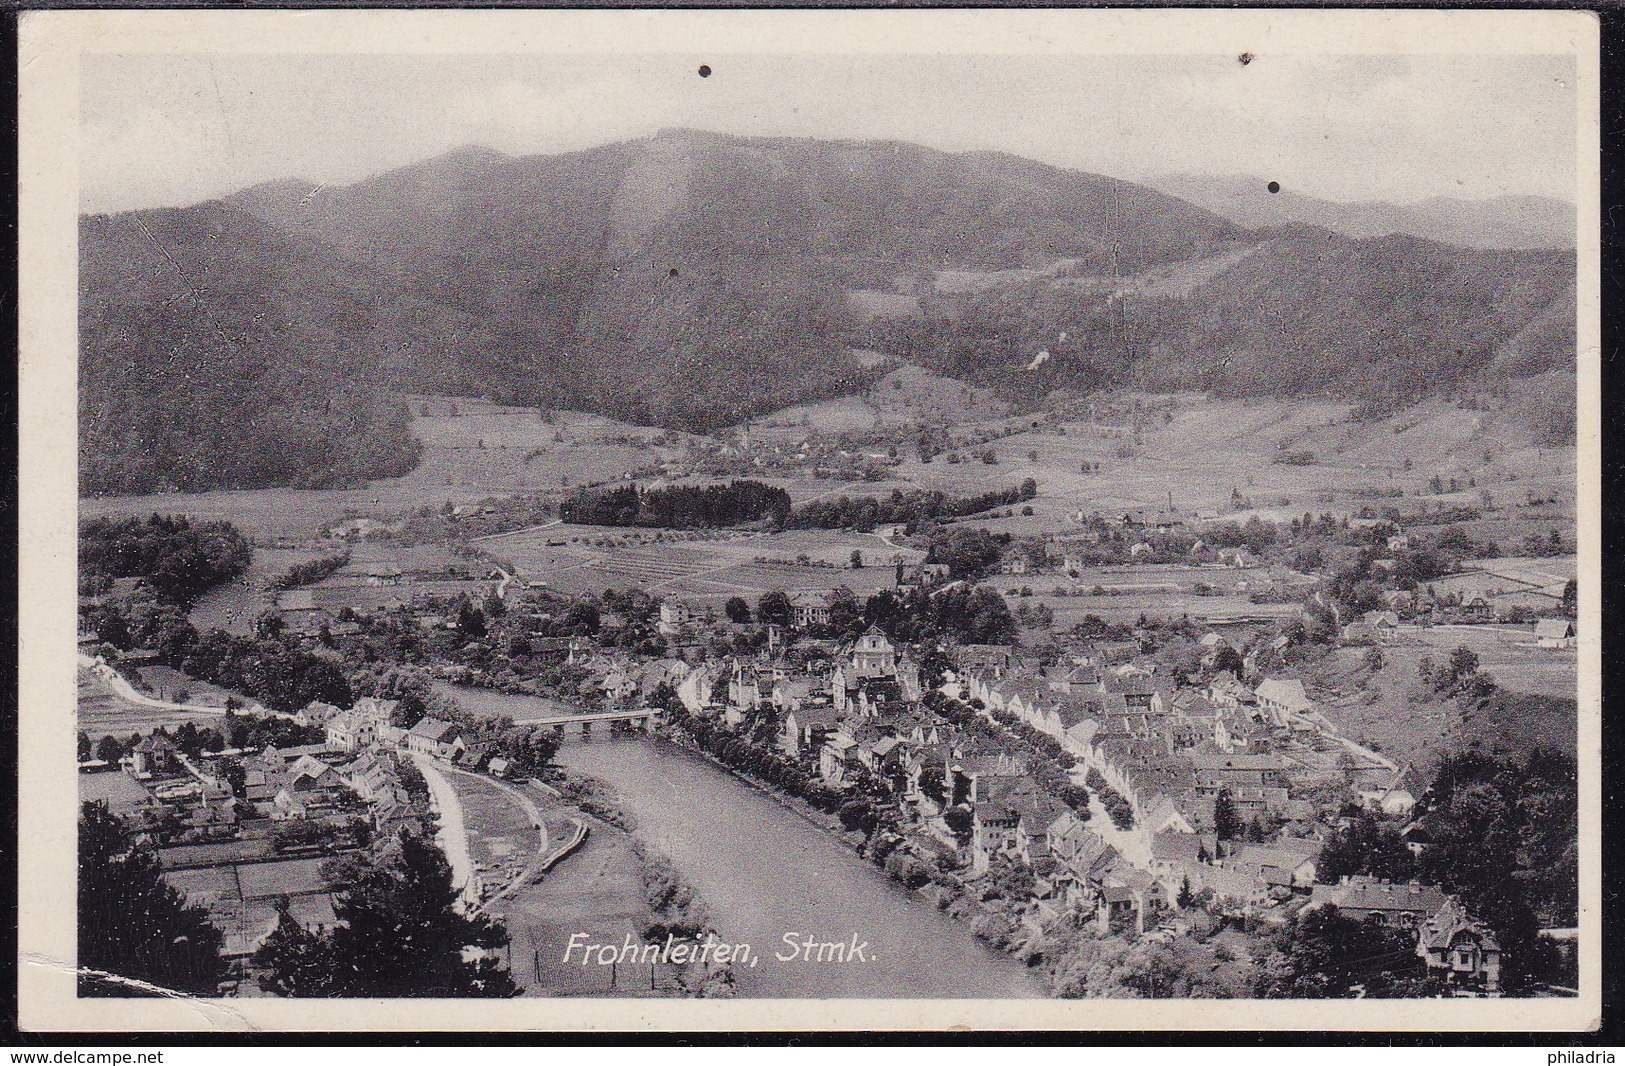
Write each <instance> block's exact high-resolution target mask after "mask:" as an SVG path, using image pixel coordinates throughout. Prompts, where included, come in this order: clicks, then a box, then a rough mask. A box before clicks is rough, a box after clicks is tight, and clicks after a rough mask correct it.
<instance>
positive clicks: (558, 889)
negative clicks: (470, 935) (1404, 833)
mask: <svg viewBox="0 0 1625 1066" xmlns="http://www.w3.org/2000/svg"><path fill="white" fill-rule="evenodd" d="M529 794H530V796H531V798H532V799H534V800H535V801H536V803H537V805H538V806H540V807H541V808H542V809H543V814H544V817H545V818H546V820H547V824H548V836H549V838H550V839H554V838H557V839H563V828H564V818H565V816H566V815H576V816H579V815H577V812H576V811H575V810H574V809H573V808H569V807H565V806H563V805H561V804H559V803H558V801H556V800H552V799H550V798H549V797H547V796H545V795H543V794H542V793H541V792H539V791H537V790H535V789H531V790H530V791H529ZM580 817H584V816H580ZM584 820H585V821H587V823H588V825H589V828H590V832H591V835H590V836H588V837H587V842H586V843H585V844H584V845H582V847H581V849H580V850H579V851H577V852H576V853H575V854H573V855H571V856H570V857H569V858H568V859H566V860H564V862H562V863H560V864H559V865H558V866H557V867H555V868H554V869H552V870H551V871H549V872H548V873H547V874H546V875H545V876H543V877H542V879H541V880H540V881H536V882H532V883H530V884H527V885H525V886H523V887H522V888H520V889H519V890H518V891H517V892H515V893H514V894H513V895H512V896H509V897H508V898H506V899H504V900H502V901H501V902H500V903H499V904H497V905H496V907H495V908H494V909H495V910H496V911H497V915H496V916H497V917H498V918H499V919H500V920H501V921H502V922H503V923H504V924H505V925H506V926H507V929H508V933H509V936H510V937H511V938H512V946H511V949H510V958H511V960H512V963H511V966H512V971H513V975H514V979H515V980H516V981H518V982H519V983H520V984H523V985H524V986H525V994H526V995H528V996H572V995H574V996H602V995H615V994H624V995H638V994H642V995H649V994H651V993H650V991H649V984H650V973H649V967H648V966H643V967H632V966H628V967H625V968H622V970H621V971H620V972H618V973H617V974H616V975H615V978H616V981H617V984H616V985H615V986H614V987H612V986H611V984H610V981H611V974H610V968H609V967H607V966H582V965H580V954H579V951H578V953H577V956H576V959H575V960H574V962H573V963H571V964H566V963H565V962H564V961H563V960H564V952H565V948H566V946H567V945H568V944H569V943H570V936H571V934H574V933H585V934H587V936H586V940H588V941H590V942H593V943H610V944H620V943H621V942H622V941H623V940H624V939H625V938H626V936H627V935H628V934H630V935H631V936H632V939H633V940H634V941H635V942H641V939H642V934H643V929H644V927H645V926H646V925H647V924H648V923H649V921H650V919H651V917H652V915H651V914H650V911H649V905H648V902H647V901H646V900H645V899H644V895H643V862H642V860H641V859H640V858H639V857H638V854H637V852H636V851H635V850H633V845H632V839H631V838H630V837H629V836H627V834H626V833H624V832H622V831H621V830H619V829H616V828H615V827H614V826H611V825H607V824H605V823H603V822H600V821H597V820H596V819H591V818H584ZM654 976H655V983H656V984H657V985H658V986H659V988H660V989H661V990H669V989H671V988H672V987H673V986H674V985H676V984H677V978H676V976H675V974H674V973H672V972H671V970H670V968H669V967H666V966H657V969H656V973H655V975H654Z"/></svg>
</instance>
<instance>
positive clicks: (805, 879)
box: [558, 738, 1043, 999]
mask: <svg viewBox="0 0 1625 1066" xmlns="http://www.w3.org/2000/svg"><path fill="white" fill-rule="evenodd" d="M558 761H559V763H560V764H562V765H563V766H565V767H568V768H570V769H574V770H579V771H582V772H585V773H590V774H593V775H595V776H597V777H599V778H602V779H603V780H605V781H607V782H609V783H610V784H611V785H613V786H614V788H615V789H616V791H617V793H618V794H619V796H620V802H621V806H622V808H623V809H624V810H625V811H626V812H627V813H628V814H630V815H631V816H632V817H633V818H634V819H635V820H636V822H637V826H638V835H639V836H640V837H641V838H642V839H643V840H644V841H645V843H646V844H647V845H648V846H650V847H652V848H654V849H656V850H658V851H660V852H661V853H663V854H664V855H665V856H666V857H667V858H669V859H670V860H671V862H672V864H673V865H674V866H675V867H676V868H677V869H678V870H679V871H680V872H681V873H682V874H683V876H684V877H685V878H686V879H687V880H688V881H689V883H690V884H691V885H693V886H694V888H695V889H696V890H697V891H698V892H699V893H700V895H701V896H702V897H703V898H704V900H705V903H706V906H707V909H708V910H709V912H710V915H711V922H712V924H713V925H714V926H715V927H716V929H717V932H718V934H719V936H720V937H721V938H722V939H723V940H725V941H727V942H728V943H729V944H741V943H743V944H749V945H750V946H751V950H752V954H753V955H754V956H755V959H756V964H755V965H754V966H752V965H745V966H740V967H737V968H736V971H735V972H736V977H737V979H738V985H737V988H738V994H739V995H741V996H756V997H768V996H800V997H815V998H826V997H852V998H875V997H905V998H920V999H948V998H962V997H970V998H985V999H1009V998H1028V997H1035V996H1041V995H1043V989H1042V983H1041V981H1040V979H1039V978H1038V976H1037V975H1036V974H1034V973H1033V972H1031V971H1029V970H1028V969H1027V968H1026V967H1025V966H1023V965H1022V964H1020V963H1019V962H1017V961H1016V960H1014V959H1011V958H1010V957H1008V956H1006V955H1002V954H1000V953H998V952H995V951H993V950H992V949H990V948H988V947H986V946H985V945H984V944H982V943H981V942H980V941H978V940H977V939H976V938H975V937H974V936H973V935H972V934H971V932H970V929H969V927H968V926H966V925H965V924H963V923H960V922H957V921H955V920H954V919H952V918H949V917H947V916H946V915H944V914H942V913H940V912H939V911H937V910H936V909H935V908H934V907H932V906H930V905H929V904H927V903H925V902H922V901H921V900H919V899H918V898H917V897H916V896H915V895H914V894H913V893H911V892H908V891H907V890H905V889H904V888H903V887H902V886H900V885H898V884H897V883H896V882H894V881H892V880H891V879H890V878H889V877H887V876H886V875H885V874H884V873H882V872H881V871H880V870H878V869H876V868H875V867H873V866H871V865H870V864H869V863H866V862H864V861H863V860H861V859H859V858H858V857H857V856H856V855H855V854H854V853H853V852H852V850H851V849H850V848H848V847H846V846H844V845H843V844H841V843H840V842H838V841H836V840H835V839H833V838H831V837H830V836H829V834H827V833H826V832H824V831H823V830H821V829H819V828H817V827H816V826H813V825H811V824H809V823H808V822H807V821H805V820H804V819H802V818H801V817H800V816H798V815H797V814H795V813H794V812H792V811H790V810H787V809H786V808H785V807H783V806H782V805H780V804H779V803H778V802H777V801H775V800H774V799H773V798H772V797H771V796H768V795H765V794H763V793H762V792H760V791H759V790H757V789H754V788H751V787H749V786H747V785H745V784H743V783H741V782H740V781H739V780H738V779H736V778H734V777H733V776H731V775H729V774H728V773H726V772H724V771H723V770H721V769H719V768H718V767H716V766H715V765H713V764H712V763H710V762H708V761H706V760H705V759H703V758H701V757H699V756H697V755H695V754H693V753H691V752H689V751H686V750H684V749H682V748H678V747H676V746H674V745H672V744H669V743H666V742H664V741H659V740H649V739H641V738H630V739H618V740H607V739H605V740H593V741H590V742H575V741H571V742H567V743H566V744H565V745H564V746H563V747H562V748H560V750H559V755H558ZM787 935H793V936H792V939H793V940H794V941H795V942H796V943H797V944H800V943H802V942H803V938H810V939H811V940H812V941H813V942H815V943H828V944H834V943H840V944H842V945H844V946H845V948H846V952H849V953H851V954H852V956H853V957H852V959H851V960H849V961H845V962H832V961H822V962H819V961H812V960H809V961H801V958H800V957H799V955H800V954H802V953H798V952H796V951H794V950H793V949H792V948H791V947H789V946H788V945H787V943H786V940H785V938H786V936H787ZM854 944H859V945H861V944H866V945H867V947H866V948H864V950H862V951H861V952H853V951H852V948H853V945H854ZM818 953H819V952H818V949H816V948H815V949H811V950H810V951H808V952H806V953H805V954H808V955H810V956H813V958H816V955H817V954H818ZM793 954H795V955H798V957H797V958H796V959H794V960H789V961H781V960H785V959H787V957H788V956H791V955H793ZM824 954H825V955H826V956H827V955H831V954H833V951H832V950H826V951H825V952H824ZM860 956H861V958H860Z"/></svg>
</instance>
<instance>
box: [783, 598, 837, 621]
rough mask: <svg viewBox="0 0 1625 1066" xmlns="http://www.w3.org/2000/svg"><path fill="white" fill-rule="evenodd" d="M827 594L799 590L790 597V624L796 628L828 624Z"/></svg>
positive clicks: (828, 604)
mask: <svg viewBox="0 0 1625 1066" xmlns="http://www.w3.org/2000/svg"><path fill="white" fill-rule="evenodd" d="M829 607H830V603H829V596H828V595H827V594H825V593H822V592H800V593H797V594H796V595H794V596H792V597H791V598H790V624H791V625H792V626H794V627H796V628H797V629H810V628H812V627H814V626H826V625H829Z"/></svg>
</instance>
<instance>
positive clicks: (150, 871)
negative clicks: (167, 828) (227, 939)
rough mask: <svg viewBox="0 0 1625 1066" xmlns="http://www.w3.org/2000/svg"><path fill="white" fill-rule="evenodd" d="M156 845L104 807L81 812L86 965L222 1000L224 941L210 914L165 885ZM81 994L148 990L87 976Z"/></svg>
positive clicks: (98, 805)
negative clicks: (139, 837)
mask: <svg viewBox="0 0 1625 1066" xmlns="http://www.w3.org/2000/svg"><path fill="white" fill-rule="evenodd" d="M162 872H163V870H162V867H161V866H160V864H159V862H158V856H157V853H156V851H155V849H154V848H153V847H152V845H151V844H149V843H146V842H144V841H140V840H137V839H136V838H134V837H133V836H132V835H131V834H130V832H129V831H128V830H126V829H125V827H124V825H123V823H121V822H120V821H119V820H118V819H117V818H116V817H114V816H113V815H112V814H111V813H109V812H108V810H107V806H106V805H105V804H102V803H87V804H85V805H84V806H83V807H82V808H81V810H80V815H79V886H78V889H79V965H80V967H81V968H82V969H83V970H95V971H101V972H103V973H107V974H111V975H113V976H114V977H115V978H130V979H134V980H137V981H144V982H146V983H148V984H152V985H157V986H160V987H162V988H165V989H169V990H171V991H175V992H186V993H190V994H193V995H208V996H213V995H216V994H217V992H218V989H219V984H220V982H221V981H222V980H223V979H224V978H225V976H226V967H225V962H224V960H223V959H221V957H220V946H221V943H222V936H221V933H220V930H218V929H216V928H215V927H214V926H213V925H212V924H210V922H209V912H208V911H207V910H206V909H205V908H202V907H196V906H191V905H188V904H187V903H186V900H185V898H184V897H182V896H181V894H180V892H178V891H177V890H176V889H175V888H174V887H173V886H172V885H170V884H169V883H168V882H166V881H164V879H163V876H162ZM79 994H80V995H82V996H141V995H158V994H160V993H148V992H144V991H141V990H139V989H137V988H135V987H133V986H131V985H128V984H124V983H122V982H120V981H116V980H108V979H105V978H99V977H97V976H95V975H92V974H84V975H82V976H81V977H80V981H79Z"/></svg>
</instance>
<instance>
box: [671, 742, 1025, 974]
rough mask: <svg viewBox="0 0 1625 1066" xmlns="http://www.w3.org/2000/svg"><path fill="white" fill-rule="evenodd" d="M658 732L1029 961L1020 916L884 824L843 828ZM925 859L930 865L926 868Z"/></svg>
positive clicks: (976, 933) (755, 779)
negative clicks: (988, 900) (990, 901)
mask: <svg viewBox="0 0 1625 1066" xmlns="http://www.w3.org/2000/svg"><path fill="white" fill-rule="evenodd" d="M659 736H660V738H661V739H662V740H664V741H665V742H666V743H669V744H672V745H674V746H676V747H679V748H682V749H683V750H685V751H689V752H692V753H693V754H695V755H697V756H699V757H700V758H702V759H704V760H705V761H706V762H708V763H710V764H711V765H713V766H715V767H717V768H718V769H719V770H721V771H722V772H724V773H726V774H728V775H729V776H730V777H732V778H734V779H735V780H737V781H739V782H741V783H742V784H744V785H747V786H749V787H750V788H752V789H754V790H756V791H757V792H759V793H761V794H763V795H766V796H767V797H768V798H770V799H772V800H773V801H774V802H776V803H778V804H779V806H781V807H783V808H784V809H785V810H788V811H790V812H791V813H793V814H795V815H796V816H797V817H799V818H801V819H802V820H803V821H805V822H807V823H809V824H810V825H813V826H814V827H816V828H817V829H819V830H820V831H821V832H823V833H824V834H826V835H827V836H829V837H830V838H831V839H832V840H834V841H835V842H836V843H838V844H840V845H841V846H843V847H846V848H850V849H851V851H852V853H853V854H854V855H855V856H856V857H857V858H858V859H860V860H863V861H864V862H866V863H868V864H870V865H872V866H874V867H875V868H876V869H877V870H878V871H880V872H882V873H884V874H885V876H887V877H888V878H889V879H890V880H892V881H893V882H894V883H895V884H896V885H897V886H898V888H899V889H902V890H904V891H907V892H910V893H911V894H912V895H914V896H916V897H918V898H919V899H920V900H921V901H922V902H925V903H928V904H929V905H931V906H933V907H935V908H936V909H937V910H939V911H941V912H942V913H943V914H945V915H946V916H948V917H949V918H951V919H954V920H956V921H959V922H961V923H963V924H965V925H966V927H967V928H968V929H969V931H970V932H971V933H972V935H974V936H975V937H977V939H979V940H981V941H982V942H984V943H986V944H987V945H989V947H990V948H992V949H994V950H997V951H1000V952H1001V953H1003V954H1006V955H1010V956H1018V955H1019V956H1023V957H1022V958H1021V959H1020V960H1019V961H1021V962H1023V964H1029V963H1030V962H1031V960H1032V948H1033V939H1032V937H1031V936H1022V935H1018V927H1019V924H1020V915H1019V914H1011V913H1007V912H1006V911H1005V910H1004V909H1003V908H1000V907H998V906H996V905H995V906H991V907H990V906H986V905H984V904H983V902H982V901H981V900H980V899H978V898H977V897H976V896H975V895H974V894H973V893H972V892H970V891H968V890H967V889H966V886H965V883H964V881H963V880H962V879H961V878H959V877H958V876H957V875H955V874H953V873H951V872H949V871H944V870H941V869H940V867H939V866H938V865H936V864H935V863H934V861H933V860H931V859H930V858H928V857H927V856H923V855H920V854H919V853H918V852H916V851H914V850H912V849H908V848H906V845H905V838H904V836H903V834H901V833H899V832H897V831H896V830H894V829H887V828H886V827H884V826H881V827H877V829H876V831H875V832H873V833H864V832H860V831H857V830H848V829H846V828H845V827H844V826H843V825H842V824H841V821H840V819H839V818H838V817H836V816H835V815H832V814H829V813H827V812H825V811H821V810H819V809H818V808H817V807H814V806H813V805H812V804H811V803H808V802H807V801H806V800H804V799H802V798H801V797H799V796H792V795H787V794H785V793H784V792H783V791H781V790H780V789H778V788H775V787H774V786H773V785H772V784H770V783H768V782H766V781H763V780H762V779H761V778H759V777H757V776H755V775H754V774H751V773H749V772H747V771H744V770H740V769H738V768H736V767H733V766H729V765H728V764H727V763H725V762H723V761H722V760H721V759H719V758H717V757H716V756H715V755H713V754H711V753H710V752H708V751H706V750H705V749H704V748H703V747H701V746H700V745H699V744H698V743H696V742H695V741H694V739H693V738H692V737H690V736H688V735H687V734H686V733H685V732H683V731H682V730H680V729H662V730H661V731H660V733H659ZM904 854H906V855H908V856H910V857H911V858H912V859H914V860H915V861H916V863H917V865H915V866H912V867H911V866H909V865H907V864H905V863H899V862H897V861H895V860H896V858H897V857H899V856H902V855H904ZM928 863H930V864H931V865H929V866H928V865H927V864H928ZM909 876H912V877H913V878H916V879H917V878H918V877H920V876H925V877H926V878H927V879H926V883H925V884H923V885H917V886H911V885H909V884H908V883H907V880H906V878H907V877H909Z"/></svg>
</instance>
